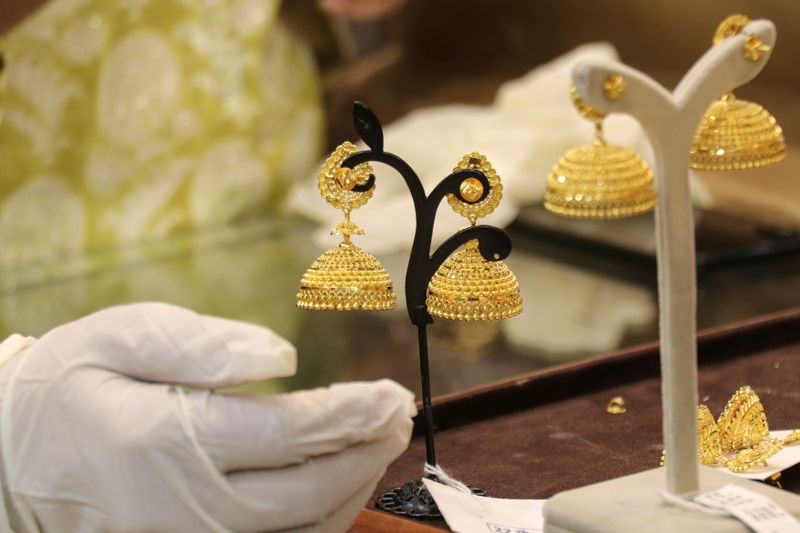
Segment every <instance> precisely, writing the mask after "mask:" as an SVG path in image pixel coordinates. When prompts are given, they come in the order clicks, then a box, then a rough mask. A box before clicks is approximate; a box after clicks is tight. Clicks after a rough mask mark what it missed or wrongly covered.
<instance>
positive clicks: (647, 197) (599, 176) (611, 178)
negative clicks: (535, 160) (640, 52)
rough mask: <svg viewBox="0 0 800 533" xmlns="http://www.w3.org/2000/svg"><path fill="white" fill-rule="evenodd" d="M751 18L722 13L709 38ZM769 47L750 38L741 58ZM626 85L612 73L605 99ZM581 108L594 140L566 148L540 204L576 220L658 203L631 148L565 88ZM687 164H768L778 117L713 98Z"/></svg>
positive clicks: (777, 154)
mask: <svg viewBox="0 0 800 533" xmlns="http://www.w3.org/2000/svg"><path fill="white" fill-rule="evenodd" d="M749 22H750V19H749V18H747V17H746V16H744V15H732V16H730V17H727V18H726V19H725V20H723V21H722V23H721V24H720V25H719V26H718V27H717V30H716V31H715V33H714V39H713V43H714V44H718V43H720V42H722V41H723V40H724V39H727V38H729V37H732V36H734V35H738V34H739V33H741V31H742V29H743V28H744V27H745V26H747V24H748V23H749ZM768 51H769V47H768V46H766V45H765V44H764V43H763V42H762V41H761V40H760V39H758V38H757V37H755V36H751V37H749V38H748V39H747V40H746V41H745V43H744V47H743V49H742V53H743V55H744V57H745V58H747V59H748V60H750V61H758V60H759V59H760V58H761V57H762V56H763V54H764V53H766V52H768ZM625 88H626V84H625V81H624V80H623V79H622V77H620V76H618V75H612V76H609V78H608V79H607V80H606V81H605V83H604V86H603V89H604V92H605V96H606V98H608V99H609V100H612V101H613V100H617V99H618V98H619V97H620V96H621V95H622V93H623V92H624V91H625ZM570 94H571V96H572V102H573V104H574V105H575V107H576V109H577V110H578V113H579V114H580V115H581V116H583V117H584V118H586V119H588V120H591V121H592V122H594V123H595V141H594V143H592V144H588V145H584V146H579V147H577V148H573V149H571V150H569V151H567V152H566V153H565V154H564V155H563V156H562V157H561V158H560V159H559V161H558V162H557V163H556V164H555V165H554V166H553V168H552V169H551V171H550V173H549V174H548V176H547V189H546V192H545V199H544V206H545V208H546V209H547V210H548V211H550V212H552V213H555V214H557V215H562V216H567V217H574V218H618V217H626V216H632V215H637V214H640V213H644V212H647V211H649V210H650V209H652V208H653V207H654V206H655V202H656V191H655V188H654V186H653V172H652V171H651V170H650V168H649V167H648V166H647V163H645V162H644V161H643V160H642V159H641V158H640V157H639V156H638V155H637V154H636V153H635V152H633V150H630V149H628V148H623V147H621V146H617V145H614V144H609V143H607V142H606V141H605V139H604V137H603V129H602V121H603V119H604V118H605V115H604V114H603V113H601V112H600V111H599V110H597V109H595V108H593V107H591V106H589V105H588V104H586V102H584V101H583V100H581V98H580V97H579V96H578V94H577V90H576V89H575V87H574V86H573V87H571V88H570ZM690 155H691V158H690V161H691V166H692V168H694V169H698V170H739V169H750V168H757V167H763V166H767V165H770V164H773V163H777V162H779V161H782V160H783V159H784V158H785V157H786V143H785V140H784V137H783V131H782V130H781V128H780V126H778V124H777V122H776V120H775V118H774V117H773V116H772V115H770V114H769V113H768V112H767V111H766V110H765V109H764V108H763V107H761V106H760V105H758V104H755V103H753V102H748V101H745V100H738V99H736V98H735V97H734V95H733V93H732V92H728V93H726V94H724V95H723V96H722V97H721V98H720V99H719V100H717V101H715V102H713V103H712V104H711V106H709V108H708V110H707V111H706V113H705V115H704V116H703V119H702V120H701V122H700V126H699V128H698V130H697V133H696V135H695V138H694V142H693V146H692V150H691V154H690Z"/></svg>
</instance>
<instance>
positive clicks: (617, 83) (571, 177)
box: [544, 75, 656, 218]
mask: <svg viewBox="0 0 800 533" xmlns="http://www.w3.org/2000/svg"><path fill="white" fill-rule="evenodd" d="M626 87H627V84H626V82H625V80H624V79H622V77H621V76H619V75H611V76H609V77H608V79H606V81H605V83H604V84H603V90H604V93H605V95H606V98H608V99H609V100H617V99H619V98H620V97H621V96H622V94H623V93H624V91H625V89H626ZM570 95H571V97H572V103H573V104H574V105H575V108H576V109H577V110H578V113H579V114H580V115H581V116H582V117H584V118H585V119H587V120H590V121H592V122H594V125H595V140H594V142H593V143H592V144H586V145H583V146H579V147H577V148H573V149H571V150H568V151H567V152H566V153H565V154H564V155H562V156H561V159H559V161H558V162H557V163H556V164H555V165H553V168H552V169H551V170H550V173H549V174H548V175H547V189H546V191H545V195H544V207H545V209H547V210H548V211H550V212H551V213H554V214H556V215H561V216H566V217H573V218H620V217H627V216H633V215H638V214H641V213H645V212H647V211H650V210H651V209H653V207H654V206H655V204H656V190H655V187H654V185H653V171H652V170H650V167H648V166H647V163H645V162H644V161H643V160H642V159H641V158H640V157H639V156H638V155H637V154H636V152H634V151H633V150H631V149H630V148H624V147H622V146H618V145H616V144H609V143H608V142H606V140H605V138H604V137H603V119H604V118H605V115H604V114H603V113H602V112H600V110H598V109H596V108H594V107H592V106H590V105H589V104H587V103H586V102H584V101H583V100H582V99H581V98H580V96H578V90H577V89H576V88H575V86H572V87H570Z"/></svg>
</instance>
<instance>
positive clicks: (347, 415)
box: [187, 379, 417, 472]
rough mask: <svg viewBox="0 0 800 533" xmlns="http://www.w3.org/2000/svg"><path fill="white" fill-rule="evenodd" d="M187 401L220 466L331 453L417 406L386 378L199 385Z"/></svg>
mask: <svg viewBox="0 0 800 533" xmlns="http://www.w3.org/2000/svg"><path fill="white" fill-rule="evenodd" d="M187 401H188V403H187V405H188V411H189V415H190V416H191V420H192V425H193V426H194V431H195V434H196V435H197V439H198V441H199V444H200V446H201V447H202V448H203V449H204V450H205V451H206V453H208V454H209V456H210V457H211V460H212V461H213V462H214V464H215V465H216V466H217V468H218V469H219V471H220V472H230V471H233V470H249V469H263V468H277V467H282V466H286V465H292V464H297V463H302V462H303V461H305V460H306V459H307V458H308V457H314V456H318V455H322V454H327V453H335V452H338V451H340V450H342V449H344V448H346V447H348V446H351V445H353V444H355V443H358V442H362V441H369V440H373V439H377V438H381V437H384V436H386V435H389V434H390V433H392V432H394V431H395V430H396V428H397V427H398V426H401V425H404V424H406V423H407V422H408V421H409V419H410V418H411V417H412V416H414V415H415V414H416V412H417V410H416V406H415V405H414V395H413V394H412V393H411V392H410V391H408V390H406V389H405V388H403V387H401V386H400V385H398V384H397V383H395V382H394V381H391V380H388V379H384V380H380V381H376V382H370V383H341V384H336V385H333V386H331V387H327V388H320V389H314V390H308V391H298V392H293V393H289V394H282V395H275V396H265V397H252V396H234V395H223V394H213V393H207V392H204V391H197V392H193V393H190V394H188V396H187Z"/></svg>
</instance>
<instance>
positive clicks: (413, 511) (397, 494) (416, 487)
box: [375, 478, 487, 520]
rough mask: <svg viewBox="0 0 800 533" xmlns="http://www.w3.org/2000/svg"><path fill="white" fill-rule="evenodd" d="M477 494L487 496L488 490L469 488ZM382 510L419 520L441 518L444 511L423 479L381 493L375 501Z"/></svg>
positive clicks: (376, 505)
mask: <svg viewBox="0 0 800 533" xmlns="http://www.w3.org/2000/svg"><path fill="white" fill-rule="evenodd" d="M469 489H470V490H471V491H472V493H473V494H475V495H476V496H487V494H486V491H485V490H483V489H479V488H477V487H472V486H471V487H470V488H469ZM375 507H377V508H378V509H380V510H381V511H386V512H387V513H392V514H396V515H400V516H407V517H409V518H415V519H417V520H441V519H442V513H440V512H439V508H438V507H436V502H435V501H433V497H432V496H431V493H430V492H428V489H427V488H425V484H424V483H422V479H421V478H420V479H415V480H414V481H409V482H408V483H405V484H404V485H403V486H402V487H397V488H394V489H392V490H390V491H388V492H386V493H384V494H382V495H381V497H380V498H378V500H377V501H376V502H375Z"/></svg>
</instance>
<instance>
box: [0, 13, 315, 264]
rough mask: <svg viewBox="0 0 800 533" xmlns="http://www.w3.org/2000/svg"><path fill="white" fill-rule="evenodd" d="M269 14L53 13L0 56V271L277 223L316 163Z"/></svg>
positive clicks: (298, 55)
mask: <svg viewBox="0 0 800 533" xmlns="http://www.w3.org/2000/svg"><path fill="white" fill-rule="evenodd" d="M278 7H279V1H278V0H202V1H201V0H52V1H51V2H49V3H48V4H47V5H46V6H45V7H44V8H42V9H40V10H39V11H38V12H37V13H35V14H34V15H33V16H31V17H30V18H29V19H28V20H26V21H24V22H23V23H22V24H20V25H18V26H17V27H16V28H14V29H13V30H12V31H11V32H9V34H7V35H5V36H4V37H3V38H2V41H1V42H0V46H2V51H3V54H4V57H5V60H6V69H5V73H4V74H5V76H4V78H5V79H4V81H3V87H2V94H0V98H1V100H0V106H1V107H0V109H2V123H1V124H0V268H8V267H20V266H24V265H30V264H43V263H56V262H58V261H59V260H61V259H63V258H65V257H74V256H76V255H81V254H85V253H86V252H91V251H94V250H100V249H103V250H107V249H109V248H112V249H113V248H116V247H120V246H121V245H126V244H132V243H142V242H152V241H158V240H163V239H165V238H168V237H170V236H174V235H176V234H179V233H184V232H187V231H188V230H194V229H197V228H207V227H211V226H218V225H221V224H226V223H229V222H232V221H236V220H240V219H242V218H246V217H253V216H259V215H261V214H265V213H268V212H270V211H273V212H274V211H275V210H276V209H277V208H278V207H279V205H280V203H281V201H282V199H283V197H284V195H285V192H286V191H287V189H288V186H289V184H290V180H292V179H293V178H295V177H296V176H298V175H300V176H304V175H306V174H307V173H308V172H309V169H310V166H312V165H313V164H314V163H315V162H316V160H317V158H318V155H319V149H320V144H321V133H322V131H321V129H322V126H321V123H322V117H321V107H320V97H319V88H318V84H317V79H316V75H315V71H314V65H313V61H312V59H311V57H310V56H309V54H308V53H307V51H306V50H305V49H304V48H303V47H302V46H301V45H300V44H299V43H298V42H297V41H296V40H295V39H294V38H293V37H292V36H291V35H290V34H289V33H288V32H287V31H286V30H285V29H284V28H283V27H282V26H281V24H280V23H279V21H277V20H276V16H277V11H278Z"/></svg>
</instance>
